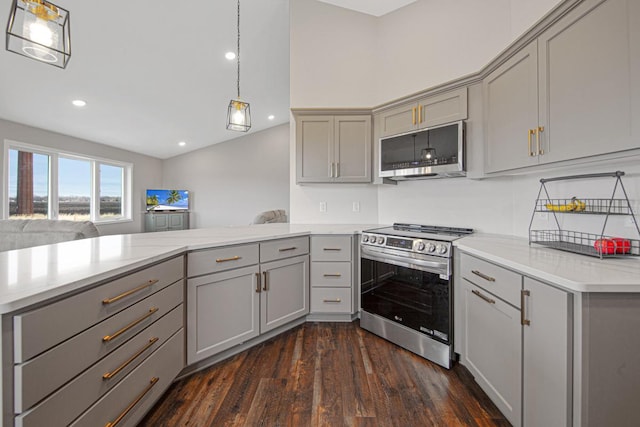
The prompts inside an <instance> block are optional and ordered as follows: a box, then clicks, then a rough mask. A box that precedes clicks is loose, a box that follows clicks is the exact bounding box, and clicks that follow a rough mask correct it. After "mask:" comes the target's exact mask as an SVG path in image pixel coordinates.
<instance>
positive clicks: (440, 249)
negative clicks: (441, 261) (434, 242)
mask: <svg viewBox="0 0 640 427" xmlns="http://www.w3.org/2000/svg"><path fill="white" fill-rule="evenodd" d="M436 249H437V250H438V253H440V254H443V255H444V254H446V253H447V246H446V245H440V244H439V245H438V246H436Z"/></svg>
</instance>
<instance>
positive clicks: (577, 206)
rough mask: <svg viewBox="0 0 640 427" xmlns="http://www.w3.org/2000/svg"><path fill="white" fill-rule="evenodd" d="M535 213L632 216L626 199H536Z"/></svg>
mask: <svg viewBox="0 0 640 427" xmlns="http://www.w3.org/2000/svg"><path fill="white" fill-rule="evenodd" d="M535 211H536V212H567V213H573V214H596V215H603V214H604V215H632V214H633V212H632V211H631V209H630V207H629V202H628V201H627V199H577V198H575V197H572V198H570V199H537V200H536V207H535Z"/></svg>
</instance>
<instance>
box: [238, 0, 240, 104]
mask: <svg viewBox="0 0 640 427" xmlns="http://www.w3.org/2000/svg"><path fill="white" fill-rule="evenodd" d="M237 59H238V62H237V63H238V79H237V82H238V99H240V0H238V57H237Z"/></svg>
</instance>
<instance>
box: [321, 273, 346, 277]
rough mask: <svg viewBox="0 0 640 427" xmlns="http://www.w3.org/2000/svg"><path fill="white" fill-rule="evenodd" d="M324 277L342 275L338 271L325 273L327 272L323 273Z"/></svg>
mask: <svg viewBox="0 0 640 427" xmlns="http://www.w3.org/2000/svg"><path fill="white" fill-rule="evenodd" d="M323 276H324V277H342V274H340V273H327V274H323Z"/></svg>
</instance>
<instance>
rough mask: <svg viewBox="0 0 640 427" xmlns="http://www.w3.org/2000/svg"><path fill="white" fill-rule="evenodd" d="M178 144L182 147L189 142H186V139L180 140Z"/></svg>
mask: <svg viewBox="0 0 640 427" xmlns="http://www.w3.org/2000/svg"><path fill="white" fill-rule="evenodd" d="M178 145H179V146H180V147H184V146H185V145H187V143H186V142H184V141H180V142H178Z"/></svg>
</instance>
